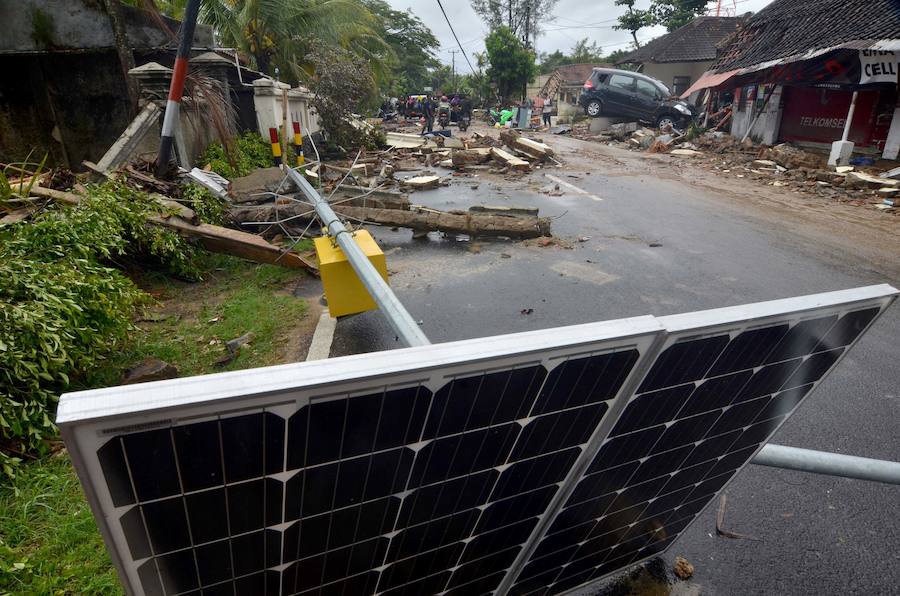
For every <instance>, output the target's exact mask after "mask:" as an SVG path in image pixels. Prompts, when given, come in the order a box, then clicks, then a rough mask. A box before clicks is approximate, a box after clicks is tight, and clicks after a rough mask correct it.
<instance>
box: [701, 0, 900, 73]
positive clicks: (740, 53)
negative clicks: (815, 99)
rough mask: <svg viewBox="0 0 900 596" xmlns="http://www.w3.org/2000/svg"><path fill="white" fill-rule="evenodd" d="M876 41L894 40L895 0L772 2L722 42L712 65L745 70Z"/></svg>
mask: <svg viewBox="0 0 900 596" xmlns="http://www.w3.org/2000/svg"><path fill="white" fill-rule="evenodd" d="M881 39H900V0H775V1H774V2H772V3H771V4H769V5H768V6H766V7H765V8H763V9H762V10H760V11H759V12H758V13H756V14H755V15H753V16H752V17H751V18H750V19H749V20H748V21H747V22H746V23H744V24H743V25H742V26H741V27H740V29H739V30H738V31H737V32H736V33H735V34H734V35H733V36H731V37H730V38H729V39H728V40H727V41H726V42H725V43H724V44H723V48H722V51H721V52H720V54H719V58H718V60H717V61H716V63H715V65H714V66H713V68H714V70H716V71H718V72H722V71H725V70H733V69H736V68H747V67H750V66H754V65H756V64H760V63H762V62H768V61H769V60H778V59H781V58H787V57H790V56H795V55H797V54H802V53H805V52H807V51H809V50H824V49H826V48H830V47H832V46H835V45H839V44H844V43H847V42H851V41H857V40H881Z"/></svg>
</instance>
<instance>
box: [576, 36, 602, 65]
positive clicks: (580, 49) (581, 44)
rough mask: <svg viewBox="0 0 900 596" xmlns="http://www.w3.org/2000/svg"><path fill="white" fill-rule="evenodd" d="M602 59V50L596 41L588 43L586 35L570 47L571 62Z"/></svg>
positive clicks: (598, 60)
mask: <svg viewBox="0 0 900 596" xmlns="http://www.w3.org/2000/svg"><path fill="white" fill-rule="evenodd" d="M602 59H603V51H602V48H601V47H600V46H598V45H597V42H596V41H595V42H592V43H588V39H587V37H585V38H584V39H579V40H578V41H577V42H575V46H574V47H573V48H572V55H571V60H572V64H581V63H585V62H600V61H601V60H602Z"/></svg>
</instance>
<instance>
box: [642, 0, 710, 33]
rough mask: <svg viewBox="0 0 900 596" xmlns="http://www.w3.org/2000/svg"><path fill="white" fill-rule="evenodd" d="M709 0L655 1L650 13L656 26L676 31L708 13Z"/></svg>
mask: <svg viewBox="0 0 900 596" xmlns="http://www.w3.org/2000/svg"><path fill="white" fill-rule="evenodd" d="M706 5H707V0H653V4H651V6H650V12H651V13H652V14H653V22H654V24H656V25H665V27H666V29H667V30H668V31H675V30H676V29H678V28H679V27H683V26H684V25H687V24H688V23H690V22H691V21H693V20H694V19H695V18H697V17H698V16H700V15H702V14H703V13H705V12H706Z"/></svg>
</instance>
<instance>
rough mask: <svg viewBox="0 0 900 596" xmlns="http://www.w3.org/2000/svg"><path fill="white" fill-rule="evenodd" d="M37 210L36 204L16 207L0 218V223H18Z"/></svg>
mask: <svg viewBox="0 0 900 596" xmlns="http://www.w3.org/2000/svg"><path fill="white" fill-rule="evenodd" d="M37 210H38V206H37V205H29V206H27V207H20V208H18V209H13V210H12V211H10V212H9V213H7V214H6V215H4V216H3V217H2V218H0V225H10V224H14V223H19V222H20V221H25V220H26V219H28V218H29V217H31V216H32V214H34V212H36V211H37Z"/></svg>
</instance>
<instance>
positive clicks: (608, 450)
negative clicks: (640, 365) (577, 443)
mask: <svg viewBox="0 0 900 596" xmlns="http://www.w3.org/2000/svg"><path fill="white" fill-rule="evenodd" d="M873 302H874V304H873ZM889 303H890V300H878V299H876V300H874V301H872V302H868V303H867V302H862V303H859V302H856V303H851V304H842V303H841V301H840V300H837V301H835V300H827V299H826V300H820V301H816V302H813V303H812V304H810V302H809V301H806V300H804V299H796V300H795V301H793V303H791V301H776V302H774V303H763V304H761V305H751V307H753V306H755V307H756V308H751V307H740V308H731V309H719V310H716V311H708V312H707V313H693V314H691V315H679V316H674V317H662V318H660V322H661V323H662V324H663V326H664V327H666V330H667V339H666V342H665V343H664V344H663V346H662V349H661V350H660V352H659V354H658V355H657V356H656V358H655V361H654V362H653V365H652V366H651V367H650V368H649V370H648V371H647V373H646V375H645V376H644V378H643V379H642V381H641V382H640V385H639V386H638V388H637V390H636V391H635V392H634V394H633V395H632V396H630V397H629V398H628V401H627V403H626V404H625V406H624V408H623V410H622V412H621V414H620V415H619V416H618V419H617V422H616V424H615V426H614V427H613V429H612V430H611V432H610V433H609V435H608V436H607V437H606V438H605V439H604V440H603V442H602V444H601V445H600V448H599V449H598V451H597V452H596V455H594V456H593V458H592V461H591V463H590V465H589V466H588V467H587V469H586V471H585V473H584V474H583V475H582V476H581V477H580V479H578V481H577V483H576V484H575V485H574V487H573V488H572V489H571V494H569V495H568V496H567V498H566V499H565V502H564V503H563V505H562V507H561V508H560V509H559V511H558V512H555V514H554V515H552V519H548V520H547V523H546V530H545V531H544V532H543V537H542V539H541V540H540V541H539V542H537V544H536V545H534V547H533V552H532V553H530V554H529V555H528V558H527V560H526V559H524V558H523V560H521V561H520V562H519V564H520V566H521V571H520V572H518V576H517V578H516V580H515V583H514V584H513V585H512V587H511V589H510V593H511V594H559V593H563V592H566V591H568V590H570V589H572V588H575V587H577V586H579V585H582V584H586V583H590V582H593V581H597V580H599V579H602V578H603V577H605V576H607V575H609V574H611V573H614V572H616V571H619V570H621V569H623V568H625V567H628V566H630V565H633V564H635V563H637V562H640V561H641V560H644V559H647V558H649V557H651V556H654V555H656V554H658V553H659V552H661V551H662V550H664V549H665V548H667V547H668V545H670V544H671V543H672V542H673V541H674V540H676V539H677V537H678V536H679V534H680V533H681V532H682V531H684V530H685V529H686V528H687V527H688V526H689V525H690V523H691V522H692V521H693V520H694V519H695V518H696V516H697V515H698V514H699V513H700V512H701V511H702V510H703V508H704V507H705V506H706V505H707V504H708V503H709V502H711V501H712V500H713V499H714V497H715V496H716V494H717V493H718V492H719V491H720V490H721V489H722V488H723V487H724V486H725V485H726V484H727V482H728V481H729V480H731V478H732V477H733V476H734V475H735V474H736V473H737V472H738V471H739V470H740V469H741V468H742V467H743V466H744V465H746V463H747V462H748V461H749V460H750V459H751V458H752V457H753V455H754V454H755V453H756V452H757V451H758V450H759V448H760V447H761V446H762V444H763V443H764V442H766V441H767V440H768V439H769V438H770V437H771V436H772V435H773V434H774V433H775V432H776V431H777V430H778V428H779V427H780V425H781V424H782V423H783V422H784V420H785V419H786V418H787V417H788V416H789V415H790V414H791V413H792V412H793V411H794V410H795V409H796V408H797V407H798V406H799V404H800V403H801V402H802V400H803V399H804V397H805V396H806V395H808V394H809V393H810V391H812V389H814V388H815V386H816V385H817V384H818V382H819V381H821V379H822V378H823V377H824V376H825V375H826V374H827V372H828V371H829V370H830V369H831V368H832V367H833V366H834V365H835V364H836V363H837V362H838V361H839V360H840V358H841V357H842V356H843V355H844V354H845V353H846V350H847V349H849V347H850V346H851V344H852V343H853V342H854V341H855V340H856V339H857V338H858V337H859V335H860V334H861V333H862V332H863V331H864V330H865V328H866V327H867V326H868V325H869V324H870V323H871V321H872V320H873V319H874V318H875V317H876V316H877V314H878V313H879V311H880V310H881V309H882V308H883V307H885V306H886V305H887V304H889Z"/></svg>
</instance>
